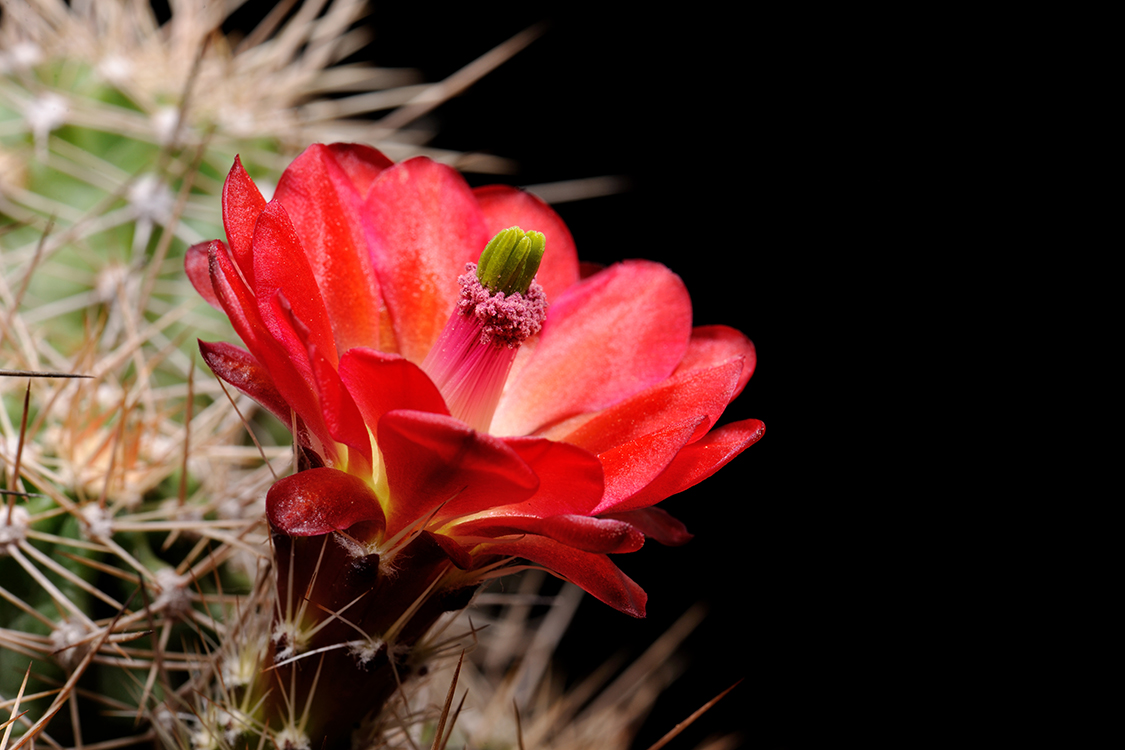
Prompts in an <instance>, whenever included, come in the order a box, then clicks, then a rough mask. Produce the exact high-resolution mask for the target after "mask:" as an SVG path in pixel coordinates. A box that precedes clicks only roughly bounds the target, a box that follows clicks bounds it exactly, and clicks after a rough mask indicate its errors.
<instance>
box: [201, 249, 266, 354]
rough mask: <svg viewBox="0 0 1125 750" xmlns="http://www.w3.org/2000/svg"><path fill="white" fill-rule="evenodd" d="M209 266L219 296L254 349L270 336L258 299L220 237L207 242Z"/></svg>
mask: <svg viewBox="0 0 1125 750" xmlns="http://www.w3.org/2000/svg"><path fill="white" fill-rule="evenodd" d="M207 265H208V271H209V275H210V277H211V288H212V290H213V291H214V292H215V298H216V299H217V300H218V302H219V305H220V306H221V307H222V309H223V311H224V312H225V313H226V314H227V318H229V319H230V324H231V325H232V326H234V332H235V333H237V334H238V336H239V338H241V339H242V340H243V342H245V344H246V345H247V346H248V347H250V349H251V350H252V351H253V350H254V349H255V347H256V346H257V345H258V340H259V339H260V338H261V337H262V336H263V335H265V336H268V335H269V333H268V332H267V331H266V328H265V326H264V325H263V324H262V316H261V315H260V314H259V313H258V300H257V299H255V298H254V295H253V294H252V293H251V292H250V289H249V288H247V286H246V284H245V282H244V281H243V280H242V276H241V275H240V274H239V272H238V269H237V268H236V267H235V265H234V261H233V260H232V258H231V256H230V252H229V251H228V250H227V246H226V245H224V244H223V243H221V242H219V241H218V240H212V241H211V242H209V243H208V244H207Z"/></svg>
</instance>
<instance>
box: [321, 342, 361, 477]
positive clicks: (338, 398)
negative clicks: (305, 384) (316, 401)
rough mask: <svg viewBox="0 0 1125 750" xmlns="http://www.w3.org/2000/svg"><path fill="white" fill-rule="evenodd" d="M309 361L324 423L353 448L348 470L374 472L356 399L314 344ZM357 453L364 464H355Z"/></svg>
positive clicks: (334, 434) (329, 430)
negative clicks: (314, 378)
mask: <svg viewBox="0 0 1125 750" xmlns="http://www.w3.org/2000/svg"><path fill="white" fill-rule="evenodd" d="M309 361H310V362H311V363H312V368H313V374H314V375H315V377H316V387H317V392H318V393H319V395H320V410H321V413H323V414H324V423H325V424H326V425H327V426H328V432H329V434H330V435H332V437H333V438H334V439H335V440H336V441H338V442H341V443H343V444H344V445H347V446H348V447H350V448H351V449H352V452H351V453H350V454H349V457H348V471H350V472H352V473H354V474H359V475H365V474H366V475H370V474H371V467H372V461H371V436H370V435H369V434H368V432H367V426H366V425H365V424H364V421H363V417H362V416H361V415H360V413H359V409H358V408H357V407H356V403H355V401H353V400H352V396H351V394H350V393H348V390H347V389H346V388H345V387H344V384H343V383H342V382H341V381H340V374H339V373H338V372H336V368H335V367H333V366H332V365H331V364H330V363H329V362H328V360H327V359H326V358H325V357H323V356H321V355H320V352H318V351H317V349H316V347H315V346H310V347H309ZM357 455H358V456H360V457H362V458H363V463H355V464H353V463H352V460H353V459H354V458H356V457H357Z"/></svg>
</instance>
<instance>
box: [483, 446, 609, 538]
mask: <svg viewBox="0 0 1125 750" xmlns="http://www.w3.org/2000/svg"><path fill="white" fill-rule="evenodd" d="M504 442H505V443H506V444H507V445H508V447H510V448H512V449H513V450H514V451H515V452H516V453H517V454H519V457H520V458H522V459H523V460H524V461H525V462H527V465H528V466H530V467H531V470H532V471H534V472H535V475H536V476H537V477H539V490H538V491H537V492H536V493H535V495H534V496H532V497H531V498H530V499H528V500H525V501H523V502H522V503H517V504H515V505H511V506H505V507H504V508H497V511H498V512H510V513H512V514H513V515H519V516H536V517H539V518H545V517H547V516H555V515H560V514H570V513H577V514H581V515H587V514H589V512H590V511H592V510H593V509H594V508H595V507H596V506H597V504H598V502H599V501H600V500H601V498H602V493H603V491H604V489H605V479H604V476H603V473H602V462H601V461H599V460H598V458H597V456H594V455H593V454H592V453H590V452H588V451H585V450H582V449H581V448H578V447H576V446H573V445H567V444H566V443H556V442H554V441H551V440H544V439H543V438H504Z"/></svg>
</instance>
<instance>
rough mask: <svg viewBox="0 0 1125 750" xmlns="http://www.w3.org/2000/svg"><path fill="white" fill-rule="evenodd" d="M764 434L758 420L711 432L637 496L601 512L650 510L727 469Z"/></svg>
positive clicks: (692, 444) (734, 424)
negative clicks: (728, 465)
mask: <svg viewBox="0 0 1125 750" xmlns="http://www.w3.org/2000/svg"><path fill="white" fill-rule="evenodd" d="M765 433H766V426H765V425H764V424H762V423H761V422H760V421H758V420H757V419H746V420H743V421H741V422H733V423H731V424H728V425H724V426H722V427H720V428H718V429H717V430H712V431H711V432H709V433H707V435H706V436H704V437H703V439H702V440H698V441H696V442H694V443H691V444H690V445H686V446H684V448H683V450H681V451H680V452H679V454H678V455H677V456H676V458H675V459H674V460H673V461H672V462H671V463H670V464H669V465H668V468H666V469H665V470H664V471H663V472H661V473H660V475H659V476H657V477H656V478H654V479H653V480H652V481H651V482H649V483H648V484H647V485H646V486H645V487H644V488H642V489H641V490H640V491H639V492H637V493H636V494H635V495H633V496H632V497H629V498H627V499H625V500H622V501H621V502H618V503H616V504H614V505H612V506H610V507H605V508H601V510H602V511H607V512H608V511H612V512H613V513H614V514H617V513H621V512H622V511H626V510H634V509H637V508H647V507H649V506H651V505H655V504H656V503H658V502H660V501H661V500H663V499H664V498H666V497H668V496H670V495H675V494H676V493H677V492H683V491H684V490H686V489H687V488H688V487H693V486H695V485H697V484H699V483H700V482H702V481H703V480H704V479H706V478H707V477H709V476H711V475H712V474H714V473H715V472H716V471H718V470H719V469H721V468H722V467H724V466H726V465H727V463H728V462H730V460H731V459H733V458H734V457H735V456H737V455H738V454H739V453H741V452H742V451H744V450H746V449H747V448H749V447H750V446H751V445H753V444H754V443H756V442H758V441H759V440H761V439H762V435H764V434H765ZM603 505H604V503H603Z"/></svg>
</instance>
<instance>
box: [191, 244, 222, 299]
mask: <svg viewBox="0 0 1125 750" xmlns="http://www.w3.org/2000/svg"><path fill="white" fill-rule="evenodd" d="M212 244H216V245H219V246H220V247H221V246H222V244H223V243H222V242H219V241H218V240H210V241H208V242H200V243H199V244H198V245H192V246H191V247H189V248H188V249H187V252H186V253H184V271H185V272H187V277H188V281H190V282H191V285H192V286H193V287H195V291H197V292H199V296H200V297H202V298H203V299H204V300H206V301H207V304H209V305H210V306H211V307H213V308H215V309H216V310H218V311H220V312H223V306H222V304H220V303H219V298H218V297H217V296H215V287H214V286H212V285H211V261H210V260H209V259H208V255H209V254H210V252H211V245H212ZM219 252H226V250H225V249H221V250H219Z"/></svg>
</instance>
